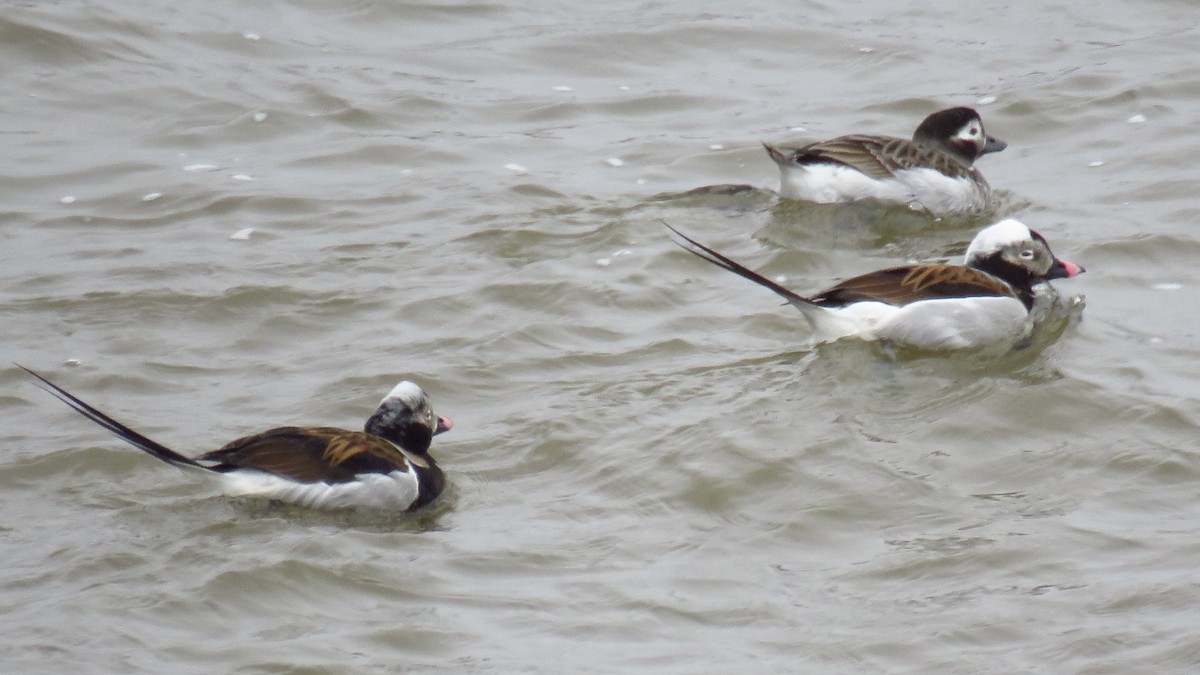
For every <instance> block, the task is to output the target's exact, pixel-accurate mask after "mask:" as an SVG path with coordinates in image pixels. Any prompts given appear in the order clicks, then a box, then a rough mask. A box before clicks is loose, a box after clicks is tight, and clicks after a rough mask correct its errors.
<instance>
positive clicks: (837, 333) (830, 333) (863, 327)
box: [795, 297, 1030, 350]
mask: <svg viewBox="0 0 1200 675" xmlns="http://www.w3.org/2000/svg"><path fill="white" fill-rule="evenodd" d="M795 307H796V308H797V309H799V310H800V311H801V312H803V313H804V316H805V318H806V319H808V321H809V323H810V324H812V327H813V339H814V341H815V342H832V341H834V340H838V339H841V338H858V339H861V340H868V341H870V340H887V341H891V342H896V343H901V344H905V345H909V346H912V347H918V348H921V349H930V350H946V349H973V348H976V347H983V346H988V345H994V344H997V343H1002V342H1015V341H1016V340H1018V339H1020V338H1022V337H1024V336H1025V335H1026V334H1027V333H1028V331H1029V328H1030V326H1029V325H1028V324H1029V321H1028V318H1029V313H1028V312H1027V311H1026V310H1025V305H1023V304H1021V301H1020V300H1017V299H1015V298H1008V297H974V298H944V299H935V300H921V301H918V302H914V303H912V304H909V305H905V306H904V307H896V306H894V305H889V304H886V303H882V302H856V303H853V304H851V305H848V306H846V307H838V308H827V307H817V306H815V305H806V304H802V303H796V304H795Z"/></svg>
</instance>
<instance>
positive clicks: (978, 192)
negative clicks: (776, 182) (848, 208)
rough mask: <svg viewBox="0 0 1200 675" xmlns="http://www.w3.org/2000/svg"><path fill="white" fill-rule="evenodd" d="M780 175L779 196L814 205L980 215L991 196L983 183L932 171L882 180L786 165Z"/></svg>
mask: <svg viewBox="0 0 1200 675" xmlns="http://www.w3.org/2000/svg"><path fill="white" fill-rule="evenodd" d="M780 171H781V173H782V181H781V183H780V189H779V194H780V196H782V197H783V198H784V199H800V200H804V201H810V202H816V203H818V204H836V203H838V202H850V201H855V200H858V199H879V200H881V201H885V202H894V203H898V204H912V203H916V204H919V205H920V206H922V207H924V208H925V209H926V210H928V211H930V212H931V213H955V212H971V211H980V210H982V209H984V208H985V207H986V206H987V202H988V199H989V198H990V196H991V189H990V188H989V187H988V186H987V184H986V183H977V182H975V181H973V180H970V179H969V178H955V177H952V176H947V175H946V174H944V173H941V172H939V171H935V170H933V169H902V170H900V171H897V172H896V176H895V177H894V178H888V179H885V180H876V179H874V178H871V177H870V176H867V175H866V174H864V173H862V172H860V171H857V170H855V169H851V168H849V167H846V166H840V165H837V164H811V165H807V166H797V165H787V166H781V167H780Z"/></svg>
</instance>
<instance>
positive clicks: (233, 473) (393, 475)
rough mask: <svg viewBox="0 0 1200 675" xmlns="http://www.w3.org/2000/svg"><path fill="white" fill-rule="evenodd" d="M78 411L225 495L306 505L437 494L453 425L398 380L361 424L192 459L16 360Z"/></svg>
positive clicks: (418, 499)
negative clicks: (439, 451) (441, 455)
mask: <svg viewBox="0 0 1200 675" xmlns="http://www.w3.org/2000/svg"><path fill="white" fill-rule="evenodd" d="M19 367H20V368H22V369H23V370H25V371H26V372H28V373H29V374H30V375H32V376H34V377H36V378H37V379H38V380H39V381H41V383H42V384H44V385H45V387H46V388H47V391H49V392H50V393H51V394H54V395H55V396H57V397H58V398H59V399H60V400H62V401H63V402H64V403H66V404H67V405H69V406H71V407H72V408H73V409H75V410H76V411H77V412H79V413H80V414H82V415H83V416H84V417H87V418H88V419H90V420H92V421H93V422H95V423H96V424H99V425H100V426H102V427H104V428H105V429H108V430H109V431H111V432H112V433H114V434H116V435H117V436H118V437H120V438H121V439H122V440H124V441H125V442H127V443H129V444H130V445H133V446H134V447H136V448H138V449H139V450H142V451H144V452H145V453H146V454H148V455H150V456H152V457H155V458H157V459H160V460H162V461H164V462H166V463H167V464H172V465H174V466H177V467H180V468H183V469H187V470H191V471H196V472H199V473H203V474H204V475H206V476H208V477H209V478H212V479H214V480H216V481H217V482H218V483H219V484H220V487H221V489H222V491H223V492H224V493H226V494H229V495H238V496H251V495H252V496H262V497H268V498H270V499H276V500H279V501H282V502H287V503H291V504H298V505H301V506H307V507H313V508H350V507H364V508H379V509H397V510H407V511H413V510H416V509H419V508H421V507H422V506H426V505H427V504H429V503H430V502H432V501H433V500H434V499H436V498H437V496H438V495H439V494H441V492H442V489H443V488H444V486H445V483H446V479H445V475H444V474H443V473H442V469H441V467H439V466H438V465H437V462H436V461H434V459H433V457H432V456H430V454H429V446H430V443H431V441H432V440H433V437H434V436H435V435H437V434H440V433H442V432H443V431H448V430H450V429H451V428H452V427H453V423H451V421H450V420H448V419H446V418H445V417H438V416H437V415H435V414H434V412H433V408H432V406H431V405H430V403H429V398H428V397H427V396H426V394H425V392H424V391H423V390H422V389H421V388H420V387H419V386H417V385H416V384H413V383H412V382H408V381H404V382H401V383H400V384H397V385H396V386H395V387H394V388H393V389H392V390H391V391H390V392H389V393H388V395H387V396H385V397H383V400H382V401H381V402H380V403H379V407H378V408H377V409H376V410H375V413H374V414H372V415H371V417H370V418H369V419H367V422H366V425H365V426H364V428H363V430H362V431H348V430H345V429H338V428H334V427H293V426H288V427H276V428H274V429H268V430H267V431H263V432H262V433H258V434H254V435H252V436H246V437H243V438H239V439H237V440H235V441H231V442H229V443H227V444H226V445H225V446H224V447H222V448H219V449H217V450H213V451H211V452H206V453H204V454H202V455H200V456H199V457H196V458H194V459H193V458H191V457H187V456H185V455H182V454H180V453H178V452H176V451H174V450H172V449H170V448H168V447H167V446H165V445H163V444H161V443H159V442H157V441H154V440H151V439H149V438H147V437H146V436H143V435H142V434H140V433H138V432H136V431H134V430H133V429H131V428H129V427H128V426H126V425H124V424H122V423H120V422H118V421H116V420H115V419H113V418H112V417H110V416H108V415H107V414H105V413H103V412H101V411H99V410H97V409H96V408H94V407H92V406H91V405H90V404H88V403H86V402H84V401H83V400H81V399H80V398H78V397H77V396H75V395H74V394H71V393H70V392H68V391H67V390H66V389H63V388H62V387H60V386H58V385H57V384H54V383H53V382H51V381H50V380H48V379H46V378H45V377H43V376H42V375H39V374H38V373H35V372H34V371H32V370H30V369H28V368H25V367H24V366H19Z"/></svg>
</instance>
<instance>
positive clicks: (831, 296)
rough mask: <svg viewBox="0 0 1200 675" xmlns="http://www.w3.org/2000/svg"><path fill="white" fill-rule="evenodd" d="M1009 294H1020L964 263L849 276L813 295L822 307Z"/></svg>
mask: <svg viewBox="0 0 1200 675" xmlns="http://www.w3.org/2000/svg"><path fill="white" fill-rule="evenodd" d="M981 296H982V297H1009V298H1016V297H1017V294H1016V292H1015V291H1014V290H1013V289H1012V287H1011V286H1009V285H1008V284H1006V283H1004V282H1003V281H1001V280H999V279H997V278H996V277H994V276H992V275H990V274H987V273H986V272H980V271H979V270H976V269H973V268H970V267H963V266H961V265H905V266H902V267H891V268H888V269H884V270H879V271H877V272H871V273H869V274H863V275H861V276H857V277H854V278H852V279H846V280H845V281H843V282H841V283H839V284H838V285H836V286H834V287H832V288H829V289H827V290H825V291H822V292H820V293H817V294H816V295H814V296H812V301H813V302H814V303H815V304H818V305H821V306H822V307H843V306H845V305H848V304H850V303H852V302H862V301H875V302H883V303H887V304H889V305H895V306H897V307H902V306H904V305H907V304H909V303H911V302H916V301H918V300H931V299H935V298H971V297H981Z"/></svg>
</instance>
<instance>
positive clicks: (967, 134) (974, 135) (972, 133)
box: [954, 118, 983, 143]
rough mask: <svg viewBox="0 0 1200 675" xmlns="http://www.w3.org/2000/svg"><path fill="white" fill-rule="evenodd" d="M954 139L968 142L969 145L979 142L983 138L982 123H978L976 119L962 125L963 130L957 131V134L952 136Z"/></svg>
mask: <svg viewBox="0 0 1200 675" xmlns="http://www.w3.org/2000/svg"><path fill="white" fill-rule="evenodd" d="M954 137H955V138H957V139H959V140H962V141H969V142H971V143H977V142H980V139H982V138H983V123H982V122H980V121H979V119H978V118H976V119H973V120H971V121H970V122H967V123H966V124H965V125H963V128H961V129H959V130H958V133H956V134H954Z"/></svg>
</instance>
